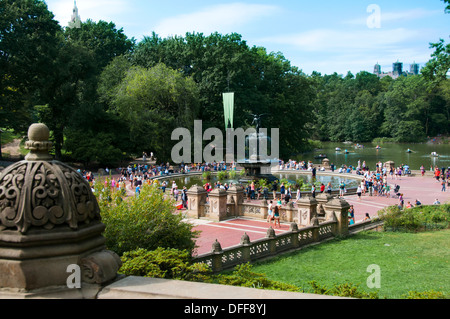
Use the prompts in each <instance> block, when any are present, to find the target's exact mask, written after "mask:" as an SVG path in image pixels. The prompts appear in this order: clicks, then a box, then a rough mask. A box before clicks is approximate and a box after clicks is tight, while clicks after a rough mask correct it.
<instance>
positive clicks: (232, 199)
mask: <svg viewBox="0 0 450 319" xmlns="http://www.w3.org/2000/svg"><path fill="white" fill-rule="evenodd" d="M227 196H228V198H227V201H228V202H229V203H233V204H234V206H233V214H234V216H236V217H237V216H240V214H241V211H242V209H241V205H242V203H243V202H244V188H242V186H234V185H233V186H231V187H230V188H228V190H227Z"/></svg>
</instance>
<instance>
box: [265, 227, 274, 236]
mask: <svg viewBox="0 0 450 319" xmlns="http://www.w3.org/2000/svg"><path fill="white" fill-rule="evenodd" d="M266 238H275V230H274V229H273V228H272V226H270V227H269V229H267V234H266Z"/></svg>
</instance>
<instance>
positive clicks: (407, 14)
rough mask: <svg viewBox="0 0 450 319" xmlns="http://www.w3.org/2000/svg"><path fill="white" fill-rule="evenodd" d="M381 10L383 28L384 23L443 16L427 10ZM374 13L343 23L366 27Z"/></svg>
mask: <svg viewBox="0 0 450 319" xmlns="http://www.w3.org/2000/svg"><path fill="white" fill-rule="evenodd" d="M380 9H381V12H380V13H381V14H380V18H381V26H383V23H384V22H397V21H406V20H415V19H421V18H425V17H430V16H433V15H436V14H442V10H425V9H421V8H418V9H411V10H405V11H397V12H384V11H383V7H380ZM371 14H372V13H370V12H368V13H367V16H365V17H359V18H356V19H351V20H346V21H343V23H344V24H349V25H366V24H367V19H368V18H369V16H370V15H371Z"/></svg>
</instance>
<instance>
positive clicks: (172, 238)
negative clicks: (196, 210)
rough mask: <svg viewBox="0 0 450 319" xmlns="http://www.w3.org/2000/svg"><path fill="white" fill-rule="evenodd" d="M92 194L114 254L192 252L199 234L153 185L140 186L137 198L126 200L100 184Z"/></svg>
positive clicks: (126, 198) (108, 243)
mask: <svg viewBox="0 0 450 319" xmlns="http://www.w3.org/2000/svg"><path fill="white" fill-rule="evenodd" d="M107 182H108V183H110V181H109V180H107ZM108 185H110V184H108ZM95 194H96V197H97V200H98V202H99V205H100V212H101V215H102V221H103V223H104V224H105V226H106V228H105V231H104V233H103V235H104V236H105V238H106V246H107V247H108V248H109V249H110V250H112V251H114V252H116V253H117V254H119V255H122V254H123V253H124V252H127V251H133V250H136V249H139V248H143V249H147V250H153V249H156V248H158V247H164V248H177V249H185V250H188V251H189V252H192V251H193V250H194V248H195V238H196V237H197V236H198V233H197V232H195V231H193V230H192V227H193V226H192V225H191V224H190V223H186V222H184V221H183V216H182V214H181V213H180V212H177V211H175V209H174V202H173V200H170V199H167V198H165V197H164V195H163V193H162V191H161V190H160V189H159V188H158V187H157V186H156V185H155V184H153V185H143V186H142V189H141V192H140V194H139V196H130V197H125V196H124V195H123V193H120V192H119V191H114V192H112V191H111V189H110V187H109V186H108V187H105V185H104V184H103V183H101V182H99V183H97V184H96V185H95Z"/></svg>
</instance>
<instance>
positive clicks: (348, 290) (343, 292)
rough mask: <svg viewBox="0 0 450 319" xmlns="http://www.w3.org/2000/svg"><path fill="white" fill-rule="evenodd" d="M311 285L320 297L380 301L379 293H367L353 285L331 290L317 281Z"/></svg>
mask: <svg viewBox="0 0 450 319" xmlns="http://www.w3.org/2000/svg"><path fill="white" fill-rule="evenodd" d="M309 284H310V285H311V287H312V288H313V291H314V293H315V294H320V295H332V296H339V297H349V298H360V299H378V298H379V297H378V293H377V292H370V293H368V292H365V291H362V290H361V289H359V286H357V285H354V284H351V283H344V284H340V285H334V286H333V287H331V288H328V287H325V286H322V285H320V284H318V283H317V282H316V281H310V282H309Z"/></svg>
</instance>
